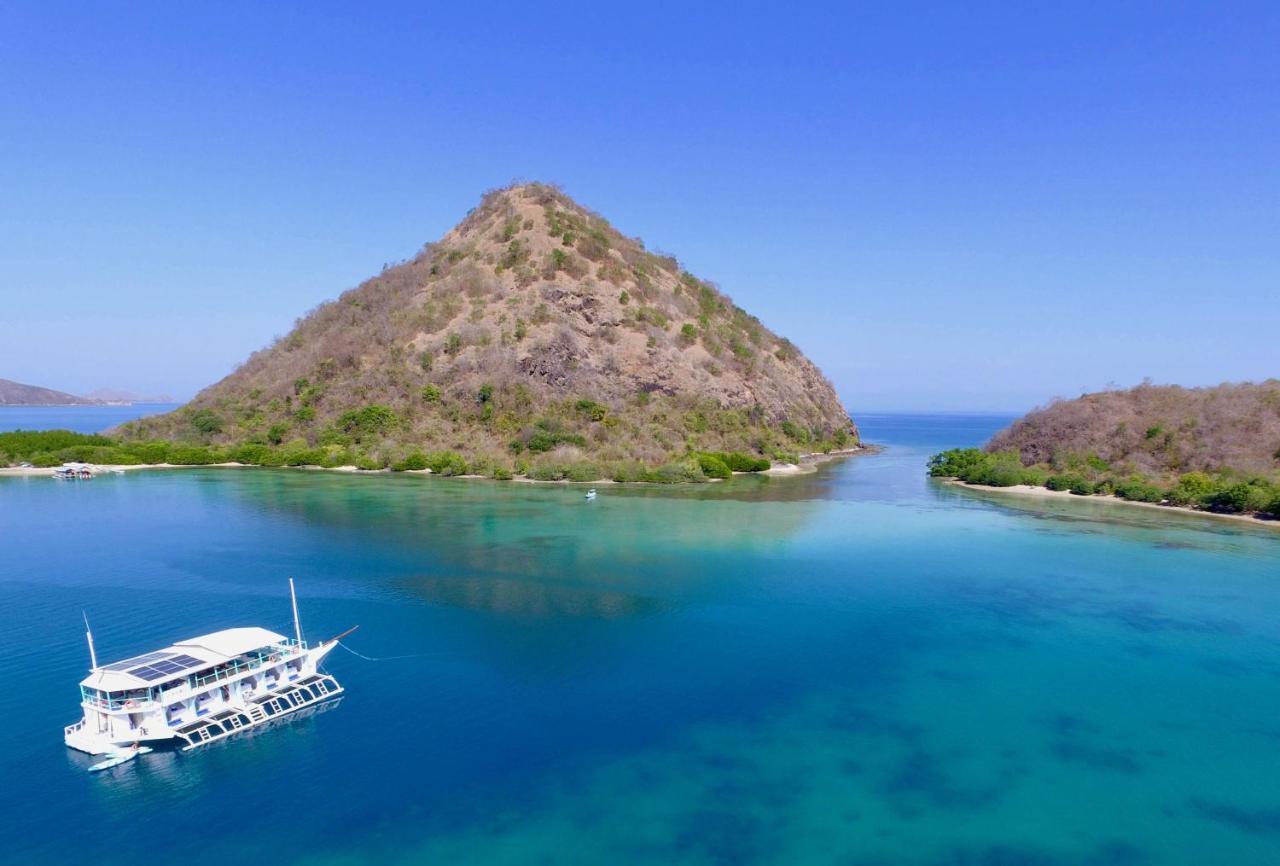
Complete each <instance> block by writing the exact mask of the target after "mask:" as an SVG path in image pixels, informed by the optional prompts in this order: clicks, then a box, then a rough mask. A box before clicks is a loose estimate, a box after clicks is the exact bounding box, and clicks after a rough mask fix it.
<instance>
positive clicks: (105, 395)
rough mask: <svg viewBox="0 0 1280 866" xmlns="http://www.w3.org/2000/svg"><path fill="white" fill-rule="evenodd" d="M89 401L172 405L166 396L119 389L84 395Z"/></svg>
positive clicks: (103, 389) (172, 401) (100, 390)
mask: <svg viewBox="0 0 1280 866" xmlns="http://www.w3.org/2000/svg"><path fill="white" fill-rule="evenodd" d="M85 396H86V397H88V398H89V399H90V400H94V401H97V402H100V403H174V402H177V401H175V400H174V399H173V398H172V397H170V396H169V395H168V394H150V395H145V394H137V393H134V392H133V391H125V390H122V389H120V388H98V389H97V390H96V391H90V392H89V393H88V394H86V395H85Z"/></svg>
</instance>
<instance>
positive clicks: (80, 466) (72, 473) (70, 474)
mask: <svg viewBox="0 0 1280 866" xmlns="http://www.w3.org/2000/svg"><path fill="white" fill-rule="evenodd" d="M53 477H54V478H57V479H59V480H62V481H70V480H72V479H76V480H80V479H83V480H85V481H87V480H89V479H90V478H92V477H93V467H92V466H90V465H89V464H88V463H63V464H62V465H61V466H59V467H58V468H57V469H55V470H53Z"/></svg>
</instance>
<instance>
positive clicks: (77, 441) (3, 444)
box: [0, 430, 116, 464]
mask: <svg viewBox="0 0 1280 866" xmlns="http://www.w3.org/2000/svg"><path fill="white" fill-rule="evenodd" d="M114 444H116V443H115V442H114V441H112V440H111V439H108V438H107V437H105V436H97V435H86V434H84V433H73V432H71V431H70V430H12V431H10V432H8V433H0V452H2V453H4V454H7V455H9V456H10V457H11V458H13V460H14V461H15V462H17V461H21V460H26V459H28V458H29V457H30V456H31V455H33V454H38V453H41V452H53V451H58V450H60V449H62V448H70V447H72V446H75V445H90V446H95V445H96V446H108V445H114ZM31 462H32V463H33V464H34V463H35V461H34V460H33V461H31Z"/></svg>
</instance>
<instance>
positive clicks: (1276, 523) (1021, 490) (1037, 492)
mask: <svg viewBox="0 0 1280 866" xmlns="http://www.w3.org/2000/svg"><path fill="white" fill-rule="evenodd" d="M937 480H938V481H941V482H942V483H943V484H948V485H951V486H953V487H962V488H964V489H966V490H974V491H977V492H981V493H996V494H1001V493H1008V494H1011V495H1013V496H1032V497H1040V498H1046V497H1053V498H1059V499H1060V498H1062V497H1067V498H1068V499H1070V500H1072V501H1075V502H1107V503H1114V504H1118V505H1132V506H1136V507H1139V508H1147V509H1152V508H1154V509H1157V510H1159V511H1163V512H1166V513H1168V512H1173V513H1175V514H1191V515H1194V516H1196V517H1210V518H1213V519H1215V520H1231V521H1234V522H1237V523H1246V524H1248V525H1249V526H1261V527H1265V528H1268V529H1277V530H1280V520H1271V519H1269V518H1263V517H1256V516H1254V515H1252V514H1222V513H1220V512H1217V511H1203V510H1201V509H1199V508H1186V507H1184V506H1181V505H1160V504H1158V503H1155V502H1134V501H1133V500H1131V499H1121V498H1120V497H1118V496H1113V495H1107V496H1099V495H1098V494H1096V493H1095V494H1092V495H1090V496H1078V495H1076V494H1074V493H1072V492H1071V491H1069V490H1050V489H1049V488H1047V487H1035V486H1033V485H1030V484H1017V485H1014V486H1013V487H987V486H985V485H982V484H969V483H968V482H965V481H961V480H960V479H959V478H939V479H937Z"/></svg>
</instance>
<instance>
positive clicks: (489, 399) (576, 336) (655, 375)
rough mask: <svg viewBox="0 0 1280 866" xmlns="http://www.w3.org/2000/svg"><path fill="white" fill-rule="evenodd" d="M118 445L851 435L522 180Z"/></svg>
mask: <svg viewBox="0 0 1280 866" xmlns="http://www.w3.org/2000/svg"><path fill="white" fill-rule="evenodd" d="M370 407H374V408H370ZM383 409H385V410H388V411H387V412H383V411H382V410H383ZM360 412H364V415H362V416H359V417H356V414H358V413H360ZM353 413H356V414H353ZM124 432H125V433H126V434H128V435H133V436H137V437H147V436H160V437H164V438H170V439H180V440H191V441H202V442H209V443H213V444H225V443H230V442H243V441H259V442H264V443H281V442H286V443H287V442H305V443H306V444H307V445H308V446H312V447H315V446H326V445H329V446H333V447H339V446H341V447H352V446H358V447H359V448H361V449H363V450H364V451H366V452H370V453H372V451H373V450H376V449H382V450H383V451H388V450H389V451H396V450H400V451H403V450H404V449H406V448H427V449H446V448H447V449H453V450H458V451H461V452H463V453H464V454H468V455H476V454H488V455H495V456H496V455H510V454H511V453H520V452H521V451H522V449H523V448H525V447H526V446H528V445H530V444H534V445H535V447H534V448H533V450H535V451H540V452H545V451H546V450H549V449H548V448H546V447H543V446H547V445H548V443H550V445H551V447H552V448H571V449H577V451H579V452H582V453H585V454H588V455H590V456H592V457H599V458H602V459H638V460H643V461H648V462H654V461H660V460H664V459H668V458H670V457H672V456H675V455H678V454H681V453H684V452H685V451H686V450H687V449H688V448H690V447H695V448H706V449H722V450H726V449H727V450H744V451H756V452H760V453H765V454H766V455H767V454H769V453H770V452H775V453H777V452H782V453H785V452H796V451H806V450H811V448H813V447H815V446H818V445H822V446H823V447H831V446H842V445H847V444H852V443H856V441H857V429H856V427H855V426H854V425H853V423H852V422H851V421H850V419H849V416H848V414H847V413H846V411H845V410H844V408H843V407H842V406H841V404H840V401H839V399H838V398H837V396H836V394H835V391H834V390H833V388H832V387H831V384H830V383H829V382H828V381H827V380H826V378H825V377H824V376H823V375H822V373H821V372H820V371H819V370H818V369H817V367H815V366H814V365H813V364H812V363H811V362H810V361H809V360H808V359H807V358H805V357H804V356H803V355H802V354H801V353H800V351H799V350H798V349H797V348H796V347H795V346H794V345H793V344H792V343H790V342H789V341H788V340H786V339H783V338H780V337H779V336H777V335H776V334H774V333H772V332H771V331H769V330H768V329H767V328H766V327H764V325H763V324H761V323H760V322H759V321H758V320H757V319H756V318H755V317H754V316H751V315H750V314H748V313H746V312H745V311H743V310H741V309H739V308H738V307H737V306H736V305H735V304H734V303H733V302H732V301H731V300H730V299H729V298H728V297H727V296H725V295H724V294H723V293H721V292H720V291H719V290H718V289H717V288H716V287H715V286H713V285H711V284H709V283H707V282H704V281H702V280H700V279H698V278H696V277H694V276H693V275H691V274H689V273H687V272H686V271H684V270H683V269H682V268H681V267H680V265H679V263H678V262H677V261H676V260H675V259H674V258H672V257H670V256H665V255H658V254H655V253H652V252H649V251H647V250H646V249H645V248H644V245H643V243H642V242H640V241H639V240H637V239H634V238H629V237H626V236H624V235H623V234H621V233H620V232H618V231H617V230H616V229H614V228H613V227H612V226H611V225H610V224H609V223H608V222H607V221H606V220H605V219H603V218H602V217H600V216H598V215H596V214H594V213H592V212H590V211H588V210H586V209H585V208H583V207H581V206H579V205H578V204H576V203H575V202H573V201H572V200H571V199H569V198H568V197H567V196H566V195H564V193H562V192H560V191H559V190H558V189H556V188H554V187H550V186H545V185H542V184H527V185H520V186H514V187H511V188H507V189H503V190H498V191H495V192H492V193H489V194H488V195H486V196H485V197H484V199H483V201H482V202H481V204H480V206H479V207H477V208H476V209H475V210H473V211H472V212H471V213H470V214H469V215H468V216H467V217H466V219H464V220H463V221H462V222H461V223H460V224H459V225H458V226H457V227H456V228H454V229H453V230H452V231H450V232H449V233H448V234H447V235H445V236H444V237H443V238H442V239H441V240H440V241H439V242H437V243H433V244H428V245H427V246H426V247H425V248H424V249H423V250H422V251H421V252H420V253H419V254H418V255H417V256H415V257H414V258H413V259H411V260H409V261H406V262H403V263H401V264H399V265H396V266H394V267H391V268H388V269H386V270H384V271H383V272H382V273H381V274H379V275H378V276H376V277H373V278H372V279H370V280H368V281H366V282H365V283H363V284H362V285H360V286H358V287H357V288H355V289H352V290H350V291H348V292H346V293H345V294H343V295H342V296H341V297H340V298H338V299H337V300H336V301H331V302H328V303H325V304H322V305H321V306H319V307H317V308H316V309H315V310H313V311H312V312H311V313H309V314H308V315H307V316H305V317H304V318H303V319H301V320H299V321H298V323H297V326H296V327H295V328H294V329H293V331H292V332H291V333H290V334H288V335H287V336H286V337H284V338H283V339H281V340H280V341H278V342H277V343H276V344H275V345H273V346H271V347H269V348H266V349H263V350H261V351H259V352H257V353H255V354H254V355H253V356H252V357H250V358H249V359H248V361H247V362H245V364H244V365H243V366H241V367H240V368H239V369H238V370H236V371H235V372H234V373H232V374H231V375H230V376H228V377H226V378H225V379H223V380H222V381H221V382H218V383H217V384H215V385H213V386H211V387H209V388H207V389H206V390H204V391H203V392H201V393H200V394H199V395H198V396H197V397H196V398H195V400H194V401H192V403H191V404H189V405H188V406H187V407H184V408H183V409H182V410H180V411H178V412H176V413H171V414H169V415H166V416H160V417H158V418H154V419H148V420H146V421H143V422H139V423H136V424H133V425H130V426H129V427H127V428H126V429H125V431H124Z"/></svg>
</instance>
